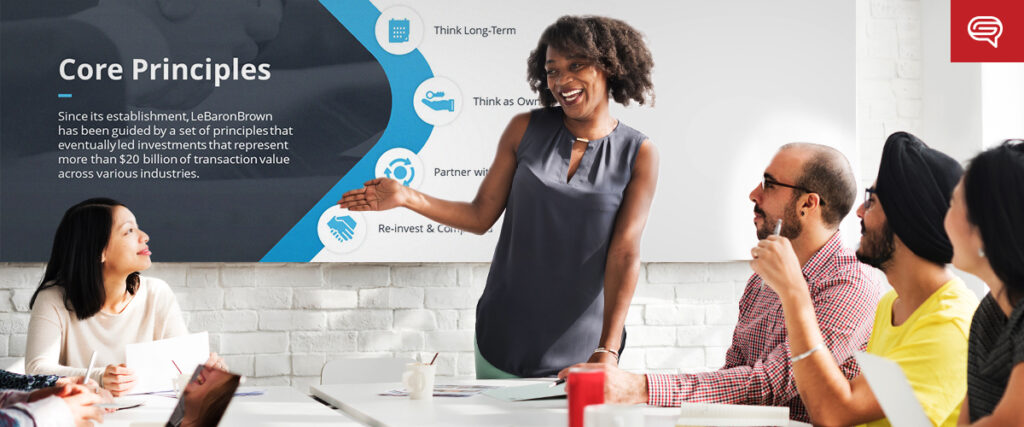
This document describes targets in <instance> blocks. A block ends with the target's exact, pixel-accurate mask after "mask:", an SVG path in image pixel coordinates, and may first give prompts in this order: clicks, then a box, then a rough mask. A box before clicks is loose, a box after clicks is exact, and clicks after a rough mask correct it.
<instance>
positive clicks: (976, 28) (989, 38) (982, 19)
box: [967, 16, 1003, 48]
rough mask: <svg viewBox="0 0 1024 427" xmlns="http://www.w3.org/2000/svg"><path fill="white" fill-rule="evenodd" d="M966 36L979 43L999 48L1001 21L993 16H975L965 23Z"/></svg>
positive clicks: (1001, 33)
mask: <svg viewBox="0 0 1024 427" xmlns="http://www.w3.org/2000/svg"><path fill="white" fill-rule="evenodd" d="M967 34H969V35H970V36H971V38H972V39H975V40H977V41H980V42H989V43H990V44H991V45H992V47H995V48H998V47H999V36H1001V35H1003V21H1000V20H999V18H996V17H995V16H975V17H974V18H971V22H969V23H967Z"/></svg>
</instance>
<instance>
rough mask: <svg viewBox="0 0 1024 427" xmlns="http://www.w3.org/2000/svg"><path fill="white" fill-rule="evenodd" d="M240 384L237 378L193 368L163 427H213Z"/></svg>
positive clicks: (214, 370) (238, 376)
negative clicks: (169, 417)
mask: <svg viewBox="0 0 1024 427" xmlns="http://www.w3.org/2000/svg"><path fill="white" fill-rule="evenodd" d="M241 382H242V376H241V375H237V374H232V373H230V372H227V371H223V370H220V369H217V368H214V367H210V366H204V365H199V366H196V370H195V372H193V373H192V379H191V380H189V382H188V385H186V386H185V389H184V390H182V392H181V397H180V398H178V405H177V406H175V407H174V412H172V413H171V419H169V420H167V425H166V427H214V426H216V425H217V423H219V422H220V419H221V418H222V417H223V416H224V411H226V410H227V409H228V403H231V398H232V397H234V396H235V390H237V389H238V385H239V384H240V383H241Z"/></svg>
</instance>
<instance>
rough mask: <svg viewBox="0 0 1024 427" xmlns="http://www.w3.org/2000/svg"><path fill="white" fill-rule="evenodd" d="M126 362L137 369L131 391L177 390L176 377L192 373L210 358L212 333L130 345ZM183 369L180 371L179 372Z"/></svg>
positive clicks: (133, 392)
mask: <svg viewBox="0 0 1024 427" xmlns="http://www.w3.org/2000/svg"><path fill="white" fill-rule="evenodd" d="M124 353H125V364H126V365H127V366H128V367H129V368H132V369H134V370H135V377H136V380H137V383H136V384H135V387H133V388H132V389H131V391H130V392H129V393H130V394H141V393H152V392H160V391H169V390H173V389H174V379H175V378H177V377H178V375H180V374H181V373H191V372H193V371H195V370H196V366H199V365H201V364H203V363H206V360H207V359H208V358H209V357H210V336H209V334H207V333H206V332H200V333H196V334H190V335H183V336H180V337H174V338H168V339H164V340H159V341H150V342H144V343H138V344H128V346H127V347H125V351H124ZM179 369H180V372H179Z"/></svg>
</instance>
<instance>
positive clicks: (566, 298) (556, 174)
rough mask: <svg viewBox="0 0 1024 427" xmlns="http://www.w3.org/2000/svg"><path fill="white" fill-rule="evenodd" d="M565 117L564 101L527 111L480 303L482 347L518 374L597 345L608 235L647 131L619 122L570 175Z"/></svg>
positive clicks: (551, 369)
mask: <svg viewBox="0 0 1024 427" xmlns="http://www.w3.org/2000/svg"><path fill="white" fill-rule="evenodd" d="M563 117H564V116H563V113H562V109H561V108H560V107H558V108H547V109H539V110H534V111H532V112H531V114H530V123H529V126H528V127H527V128H526V133H525V134H524V135H523V139H522V140H521V141H520V143H519V148H518V150H517V152H516V160H517V164H516V171H515V175H514V178H513V179H512V188H511V191H510V192H509V196H508V201H507V203H506V205H505V220H504V222H503V223H502V226H501V234H500V236H499V238H498V244H497V247H496V248H495V250H494V259H493V261H492V262H491V270H490V273H489V274H488V275H487V286H486V287H485V288H484V292H483V295H482V296H481V297H480V301H479V303H477V308H476V339H477V345H478V347H479V349H480V354H481V355H482V356H483V357H484V359H486V360H487V361H488V362H490V363H491V364H492V365H494V367H496V368H498V369H501V370H503V371H505V372H508V373H510V374H514V375H517V376H521V377H542V376H549V375H554V374H557V373H558V371H559V370H561V369H563V368H566V367H568V366H570V365H572V364H574V363H580V362H586V361H587V359H588V358H589V357H590V355H591V353H592V352H593V351H594V348H596V347H597V346H598V344H599V343H598V341H599V340H600V338H601V325H602V322H603V320H604V318H603V313H604V267H605V259H606V257H607V254H608V244H609V242H610V241H611V237H612V229H613V227H614V226H615V218H616V215H617V214H618V212H619V205H621V204H622V198H623V195H624V193H625V189H626V185H627V184H629V180H630V178H631V176H632V171H633V164H634V163H635V161H636V155H637V152H638V151H639V148H640V144H641V143H642V142H643V141H644V140H645V139H647V137H646V136H644V135H643V134H641V133H640V132H638V131H636V130H635V129H632V128H630V127H628V126H626V125H624V124H622V122H619V124H618V126H617V127H616V128H615V129H614V130H613V131H612V132H611V133H610V134H608V135H607V136H605V137H604V138H601V139H598V140H593V141H590V143H589V144H588V146H587V150H586V152H584V154H583V158H582V159H581V161H580V164H579V167H578V168H577V169H576V173H575V174H574V175H573V177H572V179H571V180H569V181H568V182H566V177H567V176H568V170H569V157H570V155H571V152H572V145H573V141H574V140H575V137H574V136H573V135H572V133H570V132H569V130H568V129H566V127H565V125H564V123H563Z"/></svg>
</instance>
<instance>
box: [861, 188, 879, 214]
mask: <svg viewBox="0 0 1024 427" xmlns="http://www.w3.org/2000/svg"><path fill="white" fill-rule="evenodd" d="M872 194H878V190H875V187H868V188H865V189H864V210H868V209H871V206H872V205H874V204H875V201H874V200H871V195H872ZM876 197H877V196H876Z"/></svg>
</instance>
